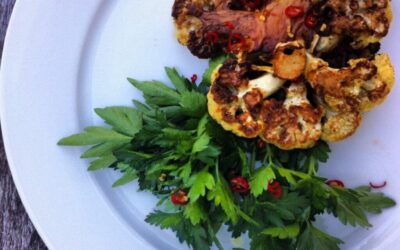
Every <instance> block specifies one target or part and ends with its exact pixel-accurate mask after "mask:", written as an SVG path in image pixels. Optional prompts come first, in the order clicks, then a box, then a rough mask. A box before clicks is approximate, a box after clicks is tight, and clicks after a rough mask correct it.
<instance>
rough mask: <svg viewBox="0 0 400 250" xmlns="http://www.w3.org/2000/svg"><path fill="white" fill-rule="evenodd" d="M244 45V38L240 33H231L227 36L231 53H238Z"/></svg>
mask: <svg viewBox="0 0 400 250" xmlns="http://www.w3.org/2000/svg"><path fill="white" fill-rule="evenodd" d="M245 46H246V40H245V39H244V37H243V36H242V35H241V34H237V33H233V34H231V35H230V36H229V42H228V50H229V51H230V52H232V53H239V52H240V51H242V50H243V48H244V47H245Z"/></svg>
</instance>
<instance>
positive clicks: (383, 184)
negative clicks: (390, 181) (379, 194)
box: [369, 181, 387, 189]
mask: <svg viewBox="0 0 400 250" xmlns="http://www.w3.org/2000/svg"><path fill="white" fill-rule="evenodd" d="M386 185H387V182H386V181H385V182H384V183H382V184H380V185H377V184H373V183H372V182H370V183H369V186H370V187H372V188H374V189H380V188H384V187H386Z"/></svg>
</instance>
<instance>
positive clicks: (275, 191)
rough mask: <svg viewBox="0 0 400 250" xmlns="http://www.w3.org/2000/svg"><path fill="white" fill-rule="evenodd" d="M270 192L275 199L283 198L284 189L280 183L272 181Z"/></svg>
mask: <svg viewBox="0 0 400 250" xmlns="http://www.w3.org/2000/svg"><path fill="white" fill-rule="evenodd" d="M267 189H268V192H269V193H271V194H272V195H273V196H274V197H275V198H277V199H279V198H281V197H282V194H283V188H282V187H281V184H280V183H279V182H278V181H272V182H270V183H269V184H268V187H267Z"/></svg>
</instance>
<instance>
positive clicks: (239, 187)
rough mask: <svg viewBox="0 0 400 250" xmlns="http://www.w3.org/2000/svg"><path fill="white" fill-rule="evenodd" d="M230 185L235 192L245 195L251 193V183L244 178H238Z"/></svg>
mask: <svg viewBox="0 0 400 250" xmlns="http://www.w3.org/2000/svg"><path fill="white" fill-rule="evenodd" d="M230 183H231V189H232V190H233V192H236V193H239V194H244V193H247V192H249V190H250V185H249V182H248V181H247V180H246V179H245V178H244V177H242V176H238V177H235V178H233V179H231V181H230Z"/></svg>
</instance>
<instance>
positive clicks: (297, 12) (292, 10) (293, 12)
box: [285, 5, 304, 18]
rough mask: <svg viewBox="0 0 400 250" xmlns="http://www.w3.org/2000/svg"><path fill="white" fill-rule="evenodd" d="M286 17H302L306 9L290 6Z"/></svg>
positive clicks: (286, 11)
mask: <svg viewBox="0 0 400 250" xmlns="http://www.w3.org/2000/svg"><path fill="white" fill-rule="evenodd" d="M285 15H286V16H287V17H289V18H296V17H301V16H303V15H304V8H303V7H301V6H294V5H290V6H288V7H287V8H286V9H285Z"/></svg>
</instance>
